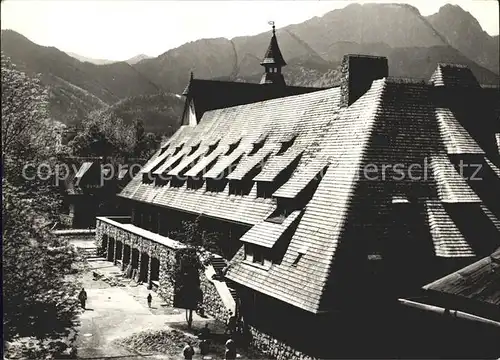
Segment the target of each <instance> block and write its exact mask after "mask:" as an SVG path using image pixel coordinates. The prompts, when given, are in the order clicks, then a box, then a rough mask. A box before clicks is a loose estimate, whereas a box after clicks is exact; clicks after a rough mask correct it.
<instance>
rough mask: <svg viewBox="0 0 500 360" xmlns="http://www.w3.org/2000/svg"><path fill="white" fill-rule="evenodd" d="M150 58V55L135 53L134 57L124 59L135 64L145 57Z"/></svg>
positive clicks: (130, 63)
mask: <svg viewBox="0 0 500 360" xmlns="http://www.w3.org/2000/svg"><path fill="white" fill-rule="evenodd" d="M151 58H152V56H148V55H146V54H139V55H136V56H134V57H131V58H130V59H128V60H125V62H126V63H128V64H129V65H134V64H137V63H138V62H139V61H142V60H145V59H151Z"/></svg>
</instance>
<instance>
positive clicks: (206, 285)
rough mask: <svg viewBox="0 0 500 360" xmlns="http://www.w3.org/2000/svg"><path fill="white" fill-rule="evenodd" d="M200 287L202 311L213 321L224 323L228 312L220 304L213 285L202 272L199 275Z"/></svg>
mask: <svg viewBox="0 0 500 360" xmlns="http://www.w3.org/2000/svg"><path fill="white" fill-rule="evenodd" d="M200 287H201V291H202V292H203V304H202V305H201V308H203V311H204V312H205V313H206V314H208V315H210V316H212V317H214V318H215V319H217V320H219V321H222V322H226V320H227V319H229V312H228V311H227V309H226V307H225V306H224V303H223V302H222V300H221V298H220V296H219V293H218V292H217V289H216V288H215V285H214V284H213V283H212V282H211V281H210V280H208V279H207V277H206V276H205V273H204V272H201V273H200Z"/></svg>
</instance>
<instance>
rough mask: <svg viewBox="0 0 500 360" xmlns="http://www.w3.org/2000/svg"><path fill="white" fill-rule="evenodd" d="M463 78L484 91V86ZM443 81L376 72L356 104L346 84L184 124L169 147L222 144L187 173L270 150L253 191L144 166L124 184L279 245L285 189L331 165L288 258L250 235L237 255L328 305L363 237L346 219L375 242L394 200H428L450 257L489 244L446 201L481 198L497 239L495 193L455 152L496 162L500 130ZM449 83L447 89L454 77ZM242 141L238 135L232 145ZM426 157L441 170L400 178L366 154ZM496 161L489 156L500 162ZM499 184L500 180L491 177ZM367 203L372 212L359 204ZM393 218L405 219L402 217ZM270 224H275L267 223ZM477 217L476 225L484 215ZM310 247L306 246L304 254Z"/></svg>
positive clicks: (432, 234)
mask: <svg viewBox="0 0 500 360" xmlns="http://www.w3.org/2000/svg"><path fill="white" fill-rule="evenodd" d="M443 69H444V72H443ZM438 70H439V71H438ZM438 70H437V73H436V74H435V79H434V80H433V81H434V82H435V84H436V85H438V84H437V82H438V81H441V82H443V84H445V83H446V82H447V81H451V80H449V79H452V78H453V76H455V78H457V77H458V78H461V77H462V75H463V74H467V72H463V71H462V70H460V71H455V70H453V69H452V71H451V72H448V73H447V68H446V67H441V68H439V69H438ZM454 71H455V73H454ZM452 74H455V75H453V76H452ZM465 77H467V76H466V75H465ZM465 80H466V79H465ZM465 80H464V81H465ZM461 81H462V80H460V81H459V82H461ZM465 83H467V81H465ZM464 88H467V89H468V90H467V91H474V92H478V91H479V92H480V91H482V89H481V88H477V87H474V86H469V87H468V86H464ZM469 88H470V89H469ZM434 89H435V86H434V85H430V84H426V83H423V82H412V81H401V80H395V79H391V78H385V79H380V80H375V81H373V83H372V85H371V88H370V89H369V90H368V91H367V92H366V93H365V94H364V95H362V96H361V97H360V98H359V99H358V100H356V101H355V102H354V103H353V104H351V105H350V106H348V107H342V108H341V107H340V98H341V94H340V88H338V87H337V88H331V89H326V90H321V91H315V92H311V93H306V94H301V95H295V96H288V97H282V98H277V99H272V100H267V101H260V102H253V103H249V104H246V105H239V106H233V107H225V108H220V109H217V110H212V111H207V112H205V114H204V115H203V118H202V120H201V121H200V122H199V124H198V125H196V126H195V127H182V128H181V129H180V130H179V131H178V133H176V134H175V135H174V137H173V139H172V140H170V144H169V146H168V149H167V150H166V151H167V152H170V151H174V149H175V148H176V147H177V146H178V145H179V144H181V143H185V144H184V148H183V149H190V147H191V146H192V145H193V144H198V143H200V149H201V148H205V149H206V147H208V146H210V145H214V144H217V148H216V149H215V150H213V152H211V153H210V154H206V153H203V154H202V155H201V156H200V157H199V158H197V159H196V161H195V162H194V164H192V165H194V166H193V167H192V168H191V169H190V170H189V171H187V172H186V174H185V175H187V176H198V175H200V174H202V173H205V174H204V175H205V177H207V175H208V177H216V176H218V175H221V173H222V172H223V170H224V169H227V167H228V166H229V165H231V164H233V163H234V162H235V161H236V160H237V159H238V158H240V160H239V162H238V164H237V165H236V164H234V165H236V167H235V168H234V170H233V172H232V173H231V174H230V175H229V176H228V177H227V179H233V180H241V179H243V178H244V177H245V176H246V175H247V174H248V173H249V172H250V170H252V169H254V167H255V166H256V165H257V163H258V162H259V161H261V160H262V159H264V158H266V162H265V164H264V166H263V168H262V170H261V171H260V173H258V174H257V175H255V176H254V177H253V178H252V179H248V180H249V181H253V182H254V184H253V188H252V191H251V192H250V194H248V195H230V194H229V191H227V187H226V188H225V189H224V190H222V191H207V188H206V185H203V186H202V187H201V188H199V189H190V188H188V187H187V186H186V185H184V186H181V187H171V186H169V184H166V185H160V186H155V185H152V184H145V183H142V181H141V178H140V177H138V176H136V177H135V178H134V179H133V180H132V181H131V182H130V183H129V184H128V185H127V186H126V187H125V189H124V190H123V191H122V193H121V194H120V196H122V197H125V198H128V199H132V200H134V201H141V202H148V203H150V204H153V205H157V206H160V207H168V208H171V209H176V210H179V211H183V212H188V213H194V214H203V215H204V216H209V217H212V218H214V219H220V220H223V221H231V222H237V223H241V224H246V225H249V226H252V228H250V230H249V231H248V232H247V233H246V234H245V236H247V239H250V240H249V241H250V242H252V241H253V242H254V243H255V242H258V243H259V244H261V245H263V246H264V245H266V244H267V246H269V245H270V244H271V243H272V242H273V239H275V236H274V235H273V234H275V233H276V232H275V231H274V230H269V229H274V228H275V226H274V225H277V224H272V223H269V224H265V221H264V220H265V219H266V218H267V217H268V216H269V215H270V214H272V213H273V212H274V211H275V210H276V208H277V204H278V199H277V198H280V199H279V200H280V201H281V200H283V198H288V199H293V198H294V197H295V196H297V194H299V193H300V191H301V190H302V189H304V187H305V186H307V184H309V183H310V181H311V180H312V179H313V178H314V177H315V176H316V175H317V174H318V173H319V172H320V171H321V170H322V169H326V171H323V173H322V174H321V176H320V178H321V180H320V182H319V184H318V186H317V188H316V189H315V191H314V193H313V194H312V197H311V198H310V200H309V201H308V203H307V204H306V205H305V207H304V208H303V209H301V210H302V211H303V215H302V216H301V217H300V218H297V219H298V220H297V221H298V223H297V224H296V225H297V227H296V229H295V230H294V232H293V234H292V235H291V240H290V243H289V245H288V248H287V249H286V251H285V254H284V256H283V259H282V261H281V262H280V263H279V264H278V263H276V264H273V265H272V266H271V267H270V268H269V269H267V270H265V269H259V268H257V267H255V266H250V265H248V264H245V262H244V261H243V259H244V252H243V247H242V248H241V249H240V250H239V251H238V252H237V254H236V255H235V257H234V258H233V259H232V260H231V263H232V266H231V267H230V268H229V270H228V272H227V277H228V278H229V279H231V280H233V281H235V282H237V283H239V284H241V285H244V286H246V287H248V288H251V289H254V290H256V291H259V292H261V293H263V294H266V295H269V296H272V297H274V298H276V299H279V300H281V301H284V302H287V303H289V304H291V305H293V306H296V307H299V308H301V309H304V310H306V311H310V312H313V313H318V312H320V311H324V310H329V309H331V304H330V302H329V300H331V299H332V297H333V298H335V296H336V293H335V289H334V288H329V287H327V285H326V284H327V283H329V281H330V279H331V278H332V277H334V276H341V275H339V274H336V273H335V270H334V269H335V266H334V265H335V262H336V260H337V258H338V257H340V256H342V252H340V251H339V248H341V246H342V245H346V244H350V243H352V242H355V241H356V239H355V237H354V235H351V233H352V234H355V233H356V231H351V232H350V231H347V230H349V229H361V230H357V231H363V232H362V234H363V236H364V237H366V241H368V242H369V241H370V240H379V237H380V236H382V235H381V234H384V231H386V232H387V230H389V229H390V227H391V226H394V225H393V224H392V223H391V222H389V221H388V220H384V219H385V218H384V217H383V216H382V217H381V216H379V215H380V214H382V215H387V214H388V212H390V211H391V209H392V208H393V207H394V206H400V207H401V206H403V207H404V206H407V205H408V206H410V205H413V204H414V203H419V204H422V210H421V211H420V210H419V211H420V212H421V215H420V216H421V217H422V219H423V220H422V223H424V225H423V226H424V227H425V229H424V230H425V231H427V233H426V234H424V235H427V236H428V238H429V239H430V240H429V241H432V244H429V245H432V247H433V249H434V254H435V255H437V256H439V257H461V258H469V257H471V256H476V255H480V254H476V250H477V249H476V248H477V247H476V246H474V247H473V246H472V244H470V243H469V240H470V237H467V236H466V235H464V234H463V233H462V231H463V228H464V227H463V226H462V225H463V224H461V222H463V221H464V219H463V218H459V217H457V213H456V211H455V212H454V211H451V212H450V211H447V206H454V207H456V208H455V209H458V210H460V209H464V210H465V211H468V209H469V206H476V207H477V208H478V209H482V210H481V211H483V215H484V219H482V220H481V221H483V222H484V221H489V222H490V223H491V224H493V225H494V226H493V229H495V230H491V229H490V232H489V233H488V235H486V236H489V237H490V238H491V239H489V240H490V241H492V242H495V241H496V242H500V229H499V228H498V226H497V225H498V218H499V214H497V213H495V210H494V209H493V210H492V209H488V207H487V206H486V204H487V203H488V202H486V203H485V202H484V199H483V198H482V197H481V194H478V193H477V192H476V191H477V187H476V186H472V184H471V183H470V182H468V181H466V180H464V179H463V178H461V177H460V174H459V173H458V172H457V171H456V169H455V168H454V167H453V165H452V163H451V162H450V161H451V160H450V158H449V157H448V156H449V155H450V156H464V155H470V154H472V155H475V156H478V155H479V156H480V157H481V158H486V162H488V158H491V160H493V158H492V157H491V156H492V154H490V153H488V151H489V150H488V149H495V148H496V147H495V146H496V144H494V143H493V142H494V140H495V138H494V136H492V134H489V136H479V135H481V134H479V135H478V132H477V131H476V130H475V131H470V128H469V126H470V122H467V121H464V119H463V117H464V116H468V114H473V113H478V114H481V115H484V114H482V113H481V111H482V109H481V107H480V106H476V105H475V104H474V103H473V102H470V103H466V104H464V103H463V101H462V103H460V104H456V103H453V101H455V100H454V99H453V97H451V100H449V101H448V102H447V103H446V104H443V102H442V101H441V100H439V101H438V100H437V95H436V92H434V91H432V90H434ZM441 90H442V91H447V86H444V87H443V88H442V89H441ZM491 99H493V98H491ZM457 101H458V100H457ZM460 101H461V100H460ZM463 106H468V107H470V108H471V111H470V112H464V113H461V115H460V118H458V117H457V116H455V115H456V107H463ZM481 106H482V105H481ZM495 106H497V105H495ZM464 114H465V115H464ZM492 114H494V113H493V112H492ZM488 116H489V115H488ZM488 116H486V115H484V116H482V119H481V121H483V122H484V123H487V122H490V123H493V121H495V120H496V119H492V118H491V119H490V118H489V117H488ZM484 128H485V129H491V128H492V127H484ZM488 131H489V130H488ZM264 134H265V135H264ZM291 134H298V136H297V138H296V139H295V141H294V142H293V144H291V146H290V148H289V149H288V150H287V151H286V152H284V153H283V154H279V150H280V148H281V146H282V143H283V142H287V141H289V140H290V137H291V136H292V135H291ZM264 137H265V142H264V146H263V147H262V148H261V149H260V150H259V151H258V152H257V153H255V154H253V155H249V153H250V152H251V150H252V149H253V146H254V144H255V143H256V142H258V141H262V139H263V138H264ZM487 141H490V142H491V144H489V143H487ZM235 143H238V147H237V148H236V149H234V150H233V152H232V153H231V154H230V155H225V153H226V152H227V150H228V148H229V146H230V145H231V144H235ZM483 145H487V146H483ZM182 152H183V150H181V153H182ZM156 156H158V155H156ZM267 156H268V157H267ZM426 159H427V160H429V164H430V165H431V169H430V171H431V172H432V176H430V177H429V178H428V179H416V180H415V179H411V178H405V179H403V180H395V179H393V178H391V173H388V177H387V178H379V179H377V180H376V181H373V180H371V179H368V178H366V177H364V176H363V169H364V167H365V166H366V165H367V164H374V165H377V166H378V167H379V168H380V167H381V166H382V165H385V164H389V165H391V164H392V165H394V164H403V165H405V166H408V165H411V164H414V163H418V164H424V163H425V160H426ZM294 160H295V161H294ZM151 161H154V158H153V159H152V160H151ZM214 161H215V165H213V167H212V168H211V169H209V170H208V171H205V170H206V168H207V167H208V166H209V165H210V164H212V163H213V162H214ZM496 161H497V160H495V161H490V163H491V164H493V166H496V165H495V163H497V162H496ZM187 162H188V160H186V163H187ZM291 163H294V167H293V168H292V167H290V170H291V174H290V176H289V177H288V178H287V179H285V182H284V183H283V185H281V187H280V188H278V189H277V190H276V191H275V193H274V194H273V196H271V197H267V198H262V197H257V196H256V191H255V189H256V182H258V181H264V182H272V181H273V180H274V179H275V178H276V177H277V175H278V174H280V173H282V172H283V170H284V169H286V168H287V167H289V166H290V164H291ZM180 164H184V162H182V161H181V163H180ZM180 164H179V166H180ZM491 184H494V185H493V186H496V185H495V184H498V183H495V182H494V181H492V182H491ZM226 186H229V185H226ZM398 196H399V197H402V198H405V199H409V200H408V201H407V202H405V203H403V204H399V203H398V204H396V205H394V204H393V202H392V200H393V199H394V198H397V197H398ZM461 207H462V208H461ZM359 209H364V210H365V211H366V212H367V214H363V216H360V214H359V211H360V210H359ZM394 218H395V219H396V220H395V221H396V225H398V224H397V221H398V217H394ZM270 224H271V225H270ZM495 224H497V225H495ZM264 225H265V229H263V228H262V229H261V227H263V226H264ZM467 226H468V229H469V228H471V227H472V228H473V227H474V226H476V225H474V223H472V224H468V225H467ZM477 226H479V225H477ZM495 226H496V227H495ZM478 231H479V232H480V231H481V229H478ZM495 231H496V232H495ZM252 234H253V235H255V236H253V235H252ZM422 238H425V236H422ZM242 240H245V239H242ZM421 241H425V240H421ZM373 242H375V241H373ZM499 246H500V244H499ZM360 251H361V250H360ZM299 253H300V254H302V255H301V257H300V260H299V261H298V262H296V260H297V259H298V256H299ZM365 255H366V254H365ZM327 292H328V294H327ZM327 295H328V296H327Z"/></svg>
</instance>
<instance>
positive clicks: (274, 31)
mask: <svg viewBox="0 0 500 360" xmlns="http://www.w3.org/2000/svg"><path fill="white" fill-rule="evenodd" d="M268 24H269V25H272V26H273V35H274V34H275V33H276V27H275V26H274V21H272V20H271V21H269V22H268Z"/></svg>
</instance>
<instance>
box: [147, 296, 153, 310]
mask: <svg viewBox="0 0 500 360" xmlns="http://www.w3.org/2000/svg"><path fill="white" fill-rule="evenodd" d="M151 301H153V297H152V296H151V293H149V294H148V307H151Z"/></svg>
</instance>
